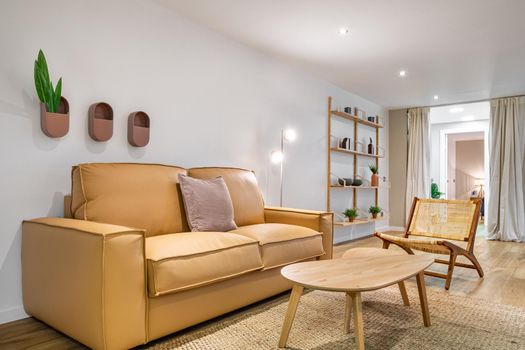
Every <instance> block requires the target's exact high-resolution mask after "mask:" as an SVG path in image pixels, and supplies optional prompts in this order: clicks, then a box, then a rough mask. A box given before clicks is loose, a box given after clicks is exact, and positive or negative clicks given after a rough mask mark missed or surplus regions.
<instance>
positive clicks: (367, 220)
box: [334, 215, 388, 227]
mask: <svg viewBox="0 0 525 350" xmlns="http://www.w3.org/2000/svg"><path fill="white" fill-rule="evenodd" d="M387 219H388V216H387V215H385V216H383V217H381V216H380V217H378V218H377V219H372V218H365V219H355V220H354V222H345V221H334V225H336V226H342V227H347V226H354V225H363V224H369V223H372V222H376V221H382V220H387Z"/></svg>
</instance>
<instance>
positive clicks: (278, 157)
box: [270, 151, 284, 164]
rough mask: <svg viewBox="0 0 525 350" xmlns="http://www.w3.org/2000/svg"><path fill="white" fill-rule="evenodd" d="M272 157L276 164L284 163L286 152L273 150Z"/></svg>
mask: <svg viewBox="0 0 525 350" xmlns="http://www.w3.org/2000/svg"><path fill="white" fill-rule="evenodd" d="M270 159H271V160H272V163H274V164H279V163H282V161H283V160H284V153H283V152H281V151H272V153H271V154H270Z"/></svg>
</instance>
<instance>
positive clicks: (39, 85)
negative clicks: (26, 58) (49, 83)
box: [34, 61, 46, 103]
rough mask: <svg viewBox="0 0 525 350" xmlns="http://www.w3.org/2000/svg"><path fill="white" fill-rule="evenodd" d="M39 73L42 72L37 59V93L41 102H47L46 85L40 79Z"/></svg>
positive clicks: (35, 74)
mask: <svg viewBox="0 0 525 350" xmlns="http://www.w3.org/2000/svg"><path fill="white" fill-rule="evenodd" d="M39 73H40V70H39V68H38V63H37V61H35V72H34V78H35V88H36V93H37V95H38V99H39V100H40V101H41V102H43V103H45V102H46V97H45V93H44V87H43V85H42V80H41V79H40V76H39Z"/></svg>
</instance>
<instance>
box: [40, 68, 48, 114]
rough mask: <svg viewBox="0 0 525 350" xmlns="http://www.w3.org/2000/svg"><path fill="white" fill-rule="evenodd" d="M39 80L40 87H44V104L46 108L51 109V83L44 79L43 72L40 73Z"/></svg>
mask: <svg viewBox="0 0 525 350" xmlns="http://www.w3.org/2000/svg"><path fill="white" fill-rule="evenodd" d="M38 80H39V81H40V85H41V86H42V95H43V97H44V98H43V100H44V101H42V102H43V103H45V104H46V106H48V107H49V82H48V81H47V80H46V78H45V77H44V74H43V73H42V71H40V70H39V71H38Z"/></svg>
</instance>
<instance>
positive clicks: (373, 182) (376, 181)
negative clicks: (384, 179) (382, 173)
mask: <svg viewBox="0 0 525 350" xmlns="http://www.w3.org/2000/svg"><path fill="white" fill-rule="evenodd" d="M370 186H372V187H378V186H379V176H378V175H377V174H372V178H371V179H370Z"/></svg>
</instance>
